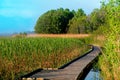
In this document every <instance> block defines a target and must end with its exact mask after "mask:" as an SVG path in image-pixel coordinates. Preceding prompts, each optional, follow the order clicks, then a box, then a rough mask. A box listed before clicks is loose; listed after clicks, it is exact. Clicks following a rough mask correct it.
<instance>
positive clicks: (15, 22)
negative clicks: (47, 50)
mask: <svg viewBox="0 0 120 80" xmlns="http://www.w3.org/2000/svg"><path fill="white" fill-rule="evenodd" d="M100 1H102V0H0V33H19V32H26V31H34V26H35V24H36V21H37V19H38V18H39V17H40V15H42V14H44V13H45V12H47V11H48V10H51V9H58V8H64V9H65V8H68V9H70V10H78V9H79V8H82V9H83V10H84V12H85V13H86V14H90V13H91V12H92V11H93V9H95V8H100V5H101V4H100Z"/></svg>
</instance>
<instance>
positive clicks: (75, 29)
mask: <svg viewBox="0 0 120 80" xmlns="http://www.w3.org/2000/svg"><path fill="white" fill-rule="evenodd" d="M73 12H74V11H73ZM85 19H86V14H85V13H84V11H83V10H82V9H78V11H77V12H74V18H72V19H71V20H70V21H69V30H68V33H74V34H79V33H85Z"/></svg>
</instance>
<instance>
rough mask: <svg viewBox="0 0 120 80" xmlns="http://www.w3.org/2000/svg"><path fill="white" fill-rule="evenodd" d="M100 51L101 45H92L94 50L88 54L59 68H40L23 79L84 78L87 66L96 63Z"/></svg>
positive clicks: (78, 79) (59, 79)
mask: <svg viewBox="0 0 120 80" xmlns="http://www.w3.org/2000/svg"><path fill="white" fill-rule="evenodd" d="M100 53H101V51H100V48H99V47H97V46H92V50H91V51H90V52H88V53H87V54H86V55H84V56H82V57H79V58H77V59H75V60H73V61H72V62H70V63H68V64H66V65H64V66H62V67H61V68H59V69H51V70H50V68H49V69H48V70H43V69H39V70H38V71H35V72H32V73H30V74H28V75H25V76H23V77H22V80H83V79H84V77H85V76H84V75H85V74H86V73H88V72H86V71H87V68H88V67H90V66H91V64H92V63H94V61H95V59H96V58H97V57H98V56H99V54H100ZM83 76H84V77H83Z"/></svg>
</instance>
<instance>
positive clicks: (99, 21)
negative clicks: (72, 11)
mask: <svg viewBox="0 0 120 80" xmlns="http://www.w3.org/2000/svg"><path fill="white" fill-rule="evenodd" d="M87 21H88V22H87V23H89V24H88V26H89V29H90V32H93V31H96V30H97V29H98V28H99V27H100V26H102V25H104V24H105V21H106V11H105V10H104V9H102V8H101V9H94V10H93V12H92V13H91V14H90V16H89V19H87Z"/></svg>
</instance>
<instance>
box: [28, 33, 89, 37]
mask: <svg viewBox="0 0 120 80" xmlns="http://www.w3.org/2000/svg"><path fill="white" fill-rule="evenodd" d="M89 36H90V34H29V35H27V37H51V38H56V37H58V38H85V37H89Z"/></svg>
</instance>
